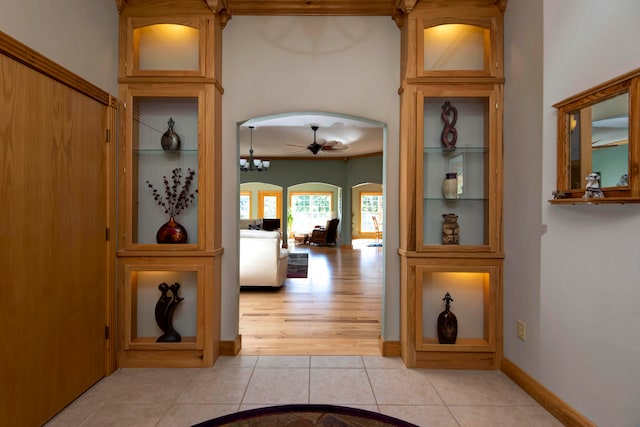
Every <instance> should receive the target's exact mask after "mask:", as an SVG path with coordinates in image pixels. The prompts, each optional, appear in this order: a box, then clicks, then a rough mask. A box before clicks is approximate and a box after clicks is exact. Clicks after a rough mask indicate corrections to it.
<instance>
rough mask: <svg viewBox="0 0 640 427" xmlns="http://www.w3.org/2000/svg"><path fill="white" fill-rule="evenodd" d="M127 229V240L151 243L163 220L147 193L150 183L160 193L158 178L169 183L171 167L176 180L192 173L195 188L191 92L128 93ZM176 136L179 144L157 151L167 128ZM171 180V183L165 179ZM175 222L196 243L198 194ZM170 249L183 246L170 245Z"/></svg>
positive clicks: (196, 164)
mask: <svg viewBox="0 0 640 427" xmlns="http://www.w3.org/2000/svg"><path fill="white" fill-rule="evenodd" d="M132 105H133V109H132V142H131V154H132V171H131V178H132V182H131V185H132V187H133V188H132V192H131V194H132V196H133V200H132V205H131V206H132V228H131V243H133V244H142V245H155V244H157V242H156V233H157V231H158V229H159V228H160V227H161V226H162V225H163V224H165V223H166V222H167V221H168V220H169V217H168V214H167V213H165V208H164V207H162V206H159V205H158V202H157V201H156V200H154V197H153V195H152V189H151V188H149V185H152V186H153V188H154V189H156V190H158V192H159V193H160V195H161V196H163V197H166V196H165V185H164V182H163V181H164V179H165V177H166V179H167V180H168V181H169V182H170V183H171V181H172V178H171V177H172V174H173V171H174V170H175V169H177V168H180V169H181V172H180V174H181V175H182V179H181V180H180V183H179V188H178V191H180V190H181V188H182V185H183V184H184V177H185V176H186V174H187V171H188V170H189V169H190V170H192V171H195V176H194V178H193V181H192V183H191V185H190V187H189V192H190V193H193V192H195V190H196V189H198V187H199V184H198V182H199V172H200V171H199V154H200V151H199V140H198V127H199V112H198V106H199V98H198V97H197V96H133V97H132ZM169 123H171V124H172V126H173V131H174V133H175V134H177V135H178V137H179V138H180V148H179V149H177V150H163V149H162V144H161V140H162V137H163V134H164V133H165V132H167V131H168V130H169ZM171 184H172V183H171ZM175 221H176V222H178V223H179V224H181V225H182V226H183V227H185V229H186V230H187V243H188V244H198V241H199V229H198V197H197V196H196V199H195V201H194V202H193V203H192V204H190V205H189V206H188V207H187V208H186V209H184V210H183V211H182V212H181V213H180V214H179V215H178V216H177V217H176V218H175ZM173 249H186V246H184V245H178V246H176V245H173Z"/></svg>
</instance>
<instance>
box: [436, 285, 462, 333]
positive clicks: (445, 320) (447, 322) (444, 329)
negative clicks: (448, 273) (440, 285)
mask: <svg viewBox="0 0 640 427" xmlns="http://www.w3.org/2000/svg"><path fill="white" fill-rule="evenodd" d="M442 300H443V301H444V302H445V309H444V311H443V312H442V313H440V315H439V316H438V342H439V343H440V344H455V343H456V339H457V338H458V319H457V318H456V315H455V314H453V313H452V312H451V310H449V305H450V304H451V301H453V298H451V295H450V294H449V292H447V294H446V295H445V296H444V298H442Z"/></svg>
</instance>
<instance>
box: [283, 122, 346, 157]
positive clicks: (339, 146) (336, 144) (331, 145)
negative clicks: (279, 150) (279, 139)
mask: <svg viewBox="0 0 640 427" xmlns="http://www.w3.org/2000/svg"><path fill="white" fill-rule="evenodd" d="M311 130H313V142H312V143H311V144H309V145H307V147H306V148H305V150H309V151H311V152H312V153H313V154H314V155H316V154H318V153H319V152H320V151H344V150H347V149H348V148H349V147H348V146H347V145H344V144H343V143H342V142H340V141H337V140H331V141H327V140H326V139H320V140H316V132H317V131H318V126H315V125H313V126H311ZM287 145H288V146H290V147H303V146H302V145H296V144H287Z"/></svg>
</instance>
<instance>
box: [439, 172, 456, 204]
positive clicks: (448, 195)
mask: <svg viewBox="0 0 640 427" xmlns="http://www.w3.org/2000/svg"><path fill="white" fill-rule="evenodd" d="M444 175H445V179H444V181H443V182H442V195H443V196H444V198H445V199H457V198H458V178H457V177H458V174H457V173H455V172H451V173H446V174H444Z"/></svg>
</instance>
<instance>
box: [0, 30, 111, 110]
mask: <svg viewBox="0 0 640 427" xmlns="http://www.w3.org/2000/svg"><path fill="white" fill-rule="evenodd" d="M0 53H1V54H3V55H5V56H7V57H9V58H11V59H13V60H14V61H17V62H19V63H21V64H23V65H25V66H27V67H29V68H31V69H32V70H34V71H37V72H39V73H41V74H44V75H45V76H47V77H49V78H51V79H53V80H55V81H57V82H59V83H62V84H63V85H65V86H68V87H70V88H71V89H73V90H76V91H78V92H80V93H81V94H83V95H85V96H88V97H89V98H91V99H93V100H95V101H98V102H99V103H101V104H103V105H106V106H111V102H112V100H113V99H112V97H111V95H110V94H109V93H107V92H105V91H104V90H102V89H100V88H99V87H97V86H94V85H93V84H91V83H89V82H88V81H87V80H85V79H83V78H81V77H80V76H77V75H76V74H74V73H72V72H71V71H69V70H67V69H65V68H64V67H61V66H60V65H58V64H56V63H55V62H53V61H52V60H50V59H48V58H47V57H45V56H44V55H41V54H39V53H38V52H36V51H35V50H33V49H31V48H30V47H28V46H27V45H24V44H22V43H20V42H19V41H17V40H16V39H14V38H12V37H10V36H8V35H7V34H5V33H3V32H0Z"/></svg>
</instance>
